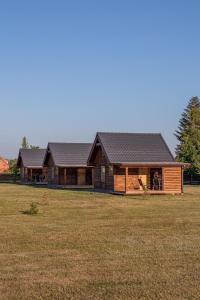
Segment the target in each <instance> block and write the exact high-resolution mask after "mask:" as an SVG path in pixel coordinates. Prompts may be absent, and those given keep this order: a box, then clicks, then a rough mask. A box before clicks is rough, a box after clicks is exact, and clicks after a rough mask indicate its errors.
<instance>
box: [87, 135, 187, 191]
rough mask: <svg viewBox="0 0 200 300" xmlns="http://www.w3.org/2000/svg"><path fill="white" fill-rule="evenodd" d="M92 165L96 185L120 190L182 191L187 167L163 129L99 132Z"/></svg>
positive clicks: (105, 189) (90, 157)
mask: <svg viewBox="0 0 200 300" xmlns="http://www.w3.org/2000/svg"><path fill="white" fill-rule="evenodd" d="M88 165H89V166H93V167H94V171H93V172H94V174H93V180H94V187H95V188H96V189H100V190H104V191H108V192H112V193H116V194H124V195H129V194H133V195H135V194H144V193H145V194H181V193H182V192H183V179H182V178H183V177H182V174H183V167H184V165H183V164H181V163H177V162H176V161H175V159H174V157H173V155H172V153H171V152H170V150H169V148H168V146H167V144H166V142H165V141H164V139H163V137H162V135H161V134H160V133H158V134H156V133H153V134H148V133H144V134H143V133H107V132H99V133H97V134H96V138H95V140H94V143H93V146H92V148H91V151H90V154H89V158H88Z"/></svg>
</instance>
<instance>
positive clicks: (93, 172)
mask: <svg viewBox="0 0 200 300" xmlns="http://www.w3.org/2000/svg"><path fill="white" fill-rule="evenodd" d="M92 185H94V168H92Z"/></svg>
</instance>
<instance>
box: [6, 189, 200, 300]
mask: <svg viewBox="0 0 200 300" xmlns="http://www.w3.org/2000/svg"><path fill="white" fill-rule="evenodd" d="M46 192H47V198H48V199H47V200H45V199H43V198H44V197H43V195H44V193H46ZM32 201H35V202H37V203H38V207H39V211H40V212H39V214H38V215H36V216H30V215H25V214H23V211H24V210H26V209H28V208H29V206H30V203H31V202H32ZM0 299H20V300H23V299H31V300H34V299H53V300H57V299H62V300H63V299H83V300H89V299H92V300H97V299H116V300H119V299H123V300H126V299H153V300H154V299H165V300H167V299H179V300H183V299H200V187H189V188H186V189H185V194H184V195H183V196H137V197H136V196H135V197H134V196H130V197H121V196H112V195H107V194H99V193H93V192H84V191H82V192H80V191H79V192H78V191H67V190H52V189H46V188H34V187H28V186H20V185H14V184H13V185H12V184H0Z"/></svg>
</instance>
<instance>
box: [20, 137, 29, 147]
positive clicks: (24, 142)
mask: <svg viewBox="0 0 200 300" xmlns="http://www.w3.org/2000/svg"><path fill="white" fill-rule="evenodd" d="M21 146H22V149H29V143H28V141H27V138H26V137H25V136H24V137H23V139H22V144H21Z"/></svg>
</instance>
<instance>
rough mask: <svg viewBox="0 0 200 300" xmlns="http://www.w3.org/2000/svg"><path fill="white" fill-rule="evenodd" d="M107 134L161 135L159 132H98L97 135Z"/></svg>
mask: <svg viewBox="0 0 200 300" xmlns="http://www.w3.org/2000/svg"><path fill="white" fill-rule="evenodd" d="M101 133H108V134H110V133H111V134H144V135H150V134H151V135H162V134H161V133H160V132H115V131H114V132H113V131H98V132H97V134H101Z"/></svg>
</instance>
